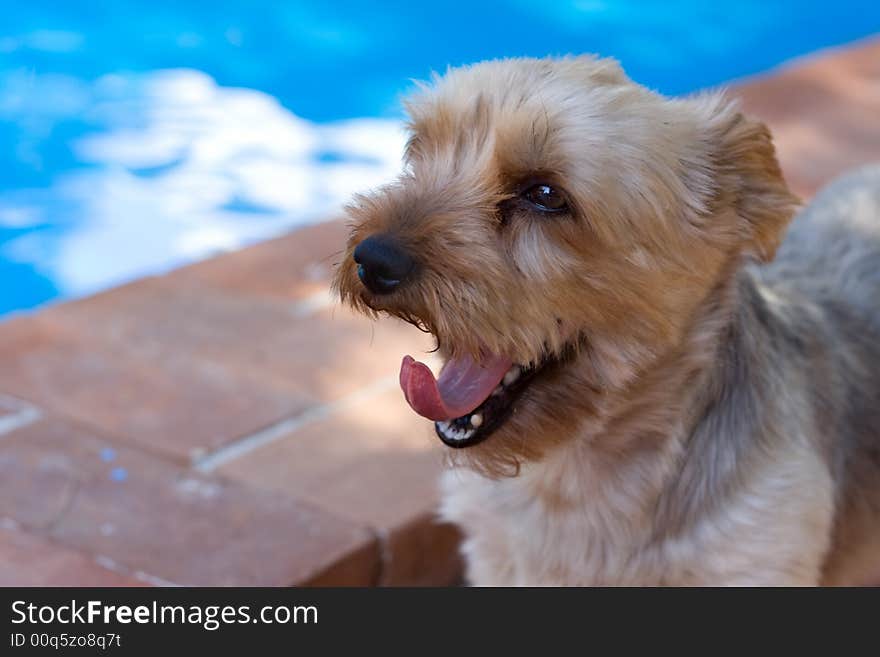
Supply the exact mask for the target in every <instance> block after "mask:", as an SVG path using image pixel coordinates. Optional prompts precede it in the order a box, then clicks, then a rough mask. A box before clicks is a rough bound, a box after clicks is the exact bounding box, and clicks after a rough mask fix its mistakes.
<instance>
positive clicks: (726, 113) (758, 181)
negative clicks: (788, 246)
mask: <svg viewBox="0 0 880 657" xmlns="http://www.w3.org/2000/svg"><path fill="white" fill-rule="evenodd" d="M699 104H700V105H702V107H701V109H702V110H703V111H705V112H708V114H709V116H708V121H707V122H706V124H705V125H706V127H707V128H708V130H709V134H708V136H707V137H708V138H707V142H708V144H710V149H711V154H710V161H711V164H710V167H711V169H712V173H713V177H714V179H715V180H714V182H715V184H714V185H713V186H714V187H715V190H714V191H715V199H714V200H713V201H714V202H713V203H712V205H713V206H714V207H715V208H716V209H718V210H721V211H730V210H732V211H733V212H734V213H735V214H736V216H737V218H738V225H737V228H736V230H737V232H738V233H739V235H738V237H739V238H740V239H745V242H746V243H745V249H744V250H746V251H748V252H751V253H752V254H754V255H756V256H757V257H758V258H760V259H761V260H763V261H765V262H767V261H770V260H772V259H773V256H774V255H775V254H776V249H777V247H778V246H779V244H780V242H781V241H782V238H783V235H784V233H785V228H786V226H787V225H788V222H789V221H790V220H791V218H792V216H793V215H794V212H795V210H796V209H797V207H798V205H799V203H800V201H799V200H798V198H797V197H796V196H795V195H794V194H792V193H791V191H790V190H789V189H788V186H787V185H786V184H785V179H784V178H783V177H782V171H781V170H780V168H779V162H778V161H777V160H776V151H775V149H774V147H773V140H772V137H771V136H770V131H769V130H768V129H767V126H765V125H764V124H763V123H761V122H759V121H756V120H753V119H750V118H748V117H746V116H745V115H744V114H743V113H742V112H740V111H739V107H738V105H737V103H736V102H731V101H729V100H726V99H725V98H723V97H722V96H714V97H710V98H703V99H700V102H699ZM705 118H706V117H705V115H704V120H705Z"/></svg>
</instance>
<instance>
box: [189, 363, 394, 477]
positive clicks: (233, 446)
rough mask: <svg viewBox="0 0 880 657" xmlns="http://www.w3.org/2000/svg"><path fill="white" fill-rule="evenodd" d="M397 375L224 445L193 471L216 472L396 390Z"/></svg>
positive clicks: (199, 460)
mask: <svg viewBox="0 0 880 657" xmlns="http://www.w3.org/2000/svg"><path fill="white" fill-rule="evenodd" d="M397 379H398V377H397V376H389V377H386V378H384V379H380V380H378V381H376V382H374V383H371V384H370V385H368V386H365V387H363V388H361V389H360V390H358V391H356V392H353V393H351V394H349V395H347V396H345V397H343V398H341V399H338V400H336V401H334V402H330V403H329V404H323V405H321V406H316V407H314V408H310V409H308V410H307V411H304V412H303V413H300V414H299V415H296V416H294V417H290V418H286V419H284V420H281V421H280V422H276V423H275V424H271V425H269V426H268V427H265V428H263V429H260V430H259V431H256V432H254V433H252V434H250V435H247V436H244V437H242V438H239V439H238V440H236V441H235V442H232V443H230V444H228V445H225V446H223V447H221V448H220V449H218V450H217V451H215V452H212V453H211V454H208V455H207V456H204V457H202V458H200V459H198V460H197V461H196V462H195V463H194V464H193V469H194V470H196V471H197V472H201V473H209V472H213V471H214V470H216V469H217V468H219V467H221V466H223V465H225V464H227V463H229V462H230V461H233V460H235V459H237V458H239V457H241V456H244V455H245V454H248V453H250V452H252V451H254V450H256V449H259V448H260V447H263V446H265V445H269V444H271V443H274V442H275V441H277V440H280V439H281V438H282V437H284V436H286V435H287V434H289V433H292V432H294V431H296V430H297V429H299V428H301V427H303V426H305V425H307V424H311V423H312V422H317V421H319V420H323V419H324V418H326V417H329V416H330V415H332V414H333V413H336V412H337V411H340V410H343V409H345V408H348V407H350V406H353V405H355V404H357V403H359V402H362V401H366V400H369V399H372V398H373V397H376V396H377V395H380V394H382V393H383V392H386V391H388V390H391V389H393V388H394V386H395V385H397Z"/></svg>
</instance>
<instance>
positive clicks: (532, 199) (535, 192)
mask: <svg viewBox="0 0 880 657" xmlns="http://www.w3.org/2000/svg"><path fill="white" fill-rule="evenodd" d="M523 198H525V199H526V200H527V201H528V202H529V203H531V204H532V205H534V206H535V207H536V208H538V209H539V210H541V211H543V212H561V211H562V210H566V209H567V208H568V204H567V203H566V202H565V196H563V195H562V192H560V191H559V190H557V189H555V188H553V187H551V186H550V185H545V184H543V183H540V184H538V185H532V186H531V187H529V188H528V189H527V190H526V191H524V192H523Z"/></svg>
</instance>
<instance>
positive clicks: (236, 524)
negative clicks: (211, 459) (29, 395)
mask: <svg viewBox="0 0 880 657" xmlns="http://www.w3.org/2000/svg"><path fill="white" fill-rule="evenodd" d="M0 516H7V517H10V518H12V519H13V520H15V521H16V522H18V523H20V524H21V525H22V526H23V527H24V528H25V529H27V530H29V531H32V532H35V533H38V534H40V535H43V536H45V537H48V538H50V539H52V540H54V541H57V542H58V543H61V544H63V545H66V546H68V547H71V548H74V549H77V550H81V551H83V552H87V553H90V554H96V555H102V556H105V557H108V558H110V559H112V560H113V561H114V562H116V563H118V564H120V565H121V566H122V567H124V568H126V569H128V570H129V571H131V572H143V573H146V574H147V575H148V576H151V577H154V578H158V580H160V581H167V582H171V583H176V584H184V585H203V586H219V585H256V586H260V585H262V586H286V585H291V584H296V583H300V582H305V581H308V580H310V579H312V578H314V577H315V576H317V575H319V574H321V573H325V572H327V571H328V570H329V569H330V567H331V566H332V565H333V564H335V563H337V562H342V563H347V564H348V566H347V567H348V568H349V569H352V572H351V574H350V576H351V577H352V579H356V578H358V577H359V578H360V581H363V580H365V579H368V578H369V577H370V576H371V574H372V573H374V572H375V568H376V565H375V563H371V562H370V559H369V554H370V548H369V546H370V545H372V544H374V540H375V539H374V538H373V536H372V534H371V533H370V532H368V531H367V530H366V529H365V528H363V527H362V526H359V525H357V524H355V523H352V522H349V521H345V520H342V519H340V518H337V517H334V516H333V515H331V514H329V513H327V512H325V511H322V510H320V509H317V508H316V507H314V506H312V505H309V504H308V503H305V502H301V501H297V500H295V499H293V498H292V497H291V496H289V495H284V494H279V493H275V492H271V491H261V490H257V489H254V488H251V487H247V486H244V485H241V484H237V483H233V482H229V481H226V480H223V479H221V478H218V477H213V476H205V475H200V474H195V473H193V472H191V471H187V470H185V469H183V468H180V467H177V466H174V465H171V464H169V463H167V462H164V461H162V460H159V459H157V458H154V457H151V456H149V455H147V454H145V453H143V452H140V451H138V450H134V449H128V448H119V447H117V446H115V445H113V444H110V443H108V442H107V441H104V440H101V439H99V438H96V437H95V436H92V435H90V434H89V433H87V432H84V431H82V430H78V429H75V428H72V427H70V426H68V425H66V424H63V423H61V422H59V421H55V420H48V421H43V422H39V423H37V424H34V425H32V426H30V427H27V428H24V429H21V430H18V431H15V432H12V433H10V434H7V435H6V436H4V438H3V441H2V442H0ZM357 553H361V554H362V555H363V556H362V557H361V558H360V560H354V561H351V560H350V559H351V557H352V555H355V554H357ZM353 564H354V565H353ZM355 566H357V567H359V568H361V569H362V570H363V571H365V572H364V573H363V574H361V573H356V572H354V568H355Z"/></svg>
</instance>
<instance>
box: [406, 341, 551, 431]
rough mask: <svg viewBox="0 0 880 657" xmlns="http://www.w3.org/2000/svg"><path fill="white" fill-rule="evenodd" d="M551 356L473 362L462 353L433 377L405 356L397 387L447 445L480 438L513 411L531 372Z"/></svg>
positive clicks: (540, 369) (526, 385)
mask: <svg viewBox="0 0 880 657" xmlns="http://www.w3.org/2000/svg"><path fill="white" fill-rule="evenodd" d="M555 360H556V359H555V358H552V357H548V358H547V359H545V360H543V361H541V362H540V363H538V364H537V365H533V366H521V365H516V364H514V363H511V362H510V361H509V360H506V359H504V358H501V357H495V356H490V357H488V358H485V359H483V360H481V361H480V362H479V363H477V362H476V361H474V360H473V359H471V358H470V357H468V356H464V357H460V358H457V359H452V360H450V361H448V362H447V363H446V365H445V366H444V367H443V370H442V371H441V372H440V376H439V378H437V379H435V378H434V375H433V374H432V373H431V370H430V369H428V367H427V366H426V365H424V364H423V363H419V362H417V361H415V360H413V358H411V357H410V356H405V357H404V359H403V363H402V364H401V369H400V387H401V388H402V389H403V393H404V396H405V397H406V400H407V402H408V403H409V405H410V406H411V407H412V409H413V410H414V411H415V412H416V413H418V414H419V415H422V416H423V417H427V418H429V419H431V420H434V428H435V430H436V432H437V436H438V437H439V438H440V440H442V441H443V443H444V444H446V445H448V446H449V447H456V448H461V447H470V446H471V445H476V444H477V443H480V442H482V441H483V440H485V439H486V438H488V437H489V436H490V435H492V433H493V432H495V431H496V430H497V429H498V428H499V427H501V426H502V425H503V424H504V423H505V422H506V421H507V420H508V419H509V418H510V416H511V415H512V414H513V413H515V412H516V403H517V401H518V400H519V399H520V398H521V397H522V395H523V393H524V392H525V391H526V390H527V389H528V387H529V385H530V384H531V383H532V381H533V380H534V379H535V377H536V376H537V375H538V374H539V373H540V372H541V371H542V370H544V368H545V367H546V366H547V365H549V364H550V363H551V362H553V361H555Z"/></svg>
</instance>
